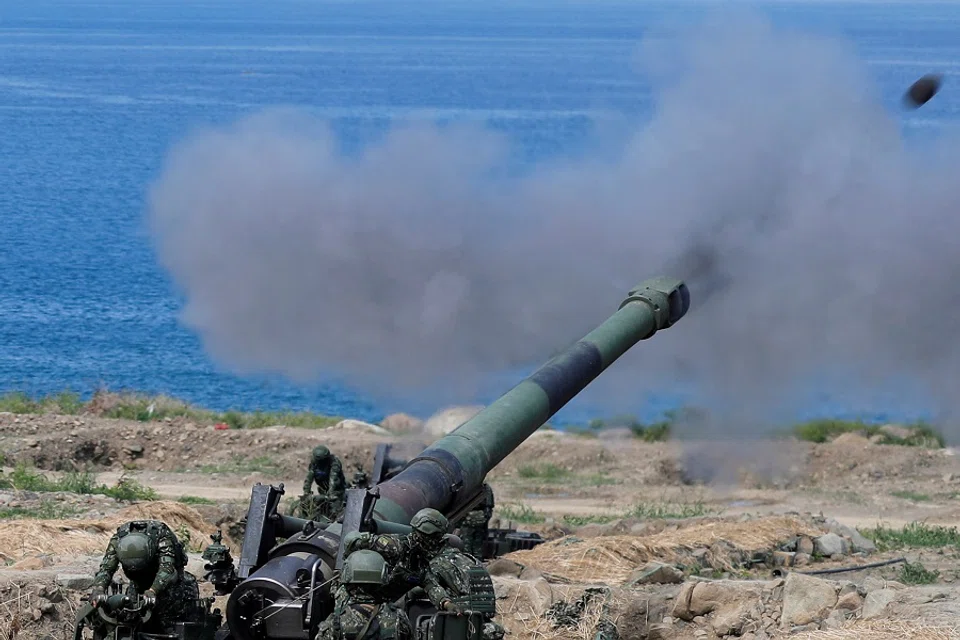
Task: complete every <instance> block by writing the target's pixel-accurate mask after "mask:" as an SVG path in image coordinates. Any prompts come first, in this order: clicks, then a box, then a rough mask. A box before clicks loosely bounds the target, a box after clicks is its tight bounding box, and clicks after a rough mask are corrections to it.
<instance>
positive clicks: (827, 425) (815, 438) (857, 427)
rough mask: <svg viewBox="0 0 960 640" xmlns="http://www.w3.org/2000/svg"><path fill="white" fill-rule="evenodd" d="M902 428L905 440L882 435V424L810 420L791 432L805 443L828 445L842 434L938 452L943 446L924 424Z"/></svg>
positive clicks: (933, 432) (943, 441)
mask: <svg viewBox="0 0 960 640" xmlns="http://www.w3.org/2000/svg"><path fill="white" fill-rule="evenodd" d="M904 426H905V427H906V428H907V429H909V430H910V431H911V433H910V435H909V436H908V437H906V438H901V437H898V436H895V435H892V434H888V433H884V432H883V431H881V427H882V425H877V424H868V423H866V422H861V421H859V420H833V419H819V420H810V421H808V422H803V423H801V424H798V425H795V426H794V427H793V428H792V430H791V431H792V433H793V435H794V436H796V437H797V439H799V440H805V441H807V442H829V441H830V440H833V439H834V438H836V437H837V436H840V435H843V434H844V433H859V434H860V435H862V436H864V437H867V438H872V437H874V436H880V437H881V439H880V441H879V443H880V444H897V445H903V446H909V447H927V448H930V449H942V448H943V447H944V446H946V442H945V440H944V438H943V435H942V434H941V433H940V432H939V431H937V430H936V429H934V428H933V427H932V426H930V425H928V424H927V423H925V422H922V421H921V422H916V423H913V424H908V425H904Z"/></svg>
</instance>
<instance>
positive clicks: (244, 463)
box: [197, 454, 282, 476]
mask: <svg viewBox="0 0 960 640" xmlns="http://www.w3.org/2000/svg"><path fill="white" fill-rule="evenodd" d="M197 471H199V472H200V473H263V474H266V475H272V476H278V475H280V474H281V473H282V472H281V469H280V465H279V463H277V461H276V460H274V459H273V458H271V457H270V456H256V457H253V458H247V457H244V456H241V455H237V454H234V455H233V456H232V458H231V460H230V462H225V463H221V464H205V465H201V466H200V467H199V468H198V469H197Z"/></svg>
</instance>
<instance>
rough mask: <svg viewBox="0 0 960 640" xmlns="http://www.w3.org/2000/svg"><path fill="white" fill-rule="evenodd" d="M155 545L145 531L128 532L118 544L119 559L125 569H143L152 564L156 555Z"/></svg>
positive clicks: (132, 570)
mask: <svg viewBox="0 0 960 640" xmlns="http://www.w3.org/2000/svg"><path fill="white" fill-rule="evenodd" d="M155 546H156V545H155V544H154V543H153V541H152V540H151V539H150V536H148V535H147V534H145V533H140V532H139V531H137V532H133V533H128V534H127V535H125V536H123V537H122V538H121V539H120V543H119V544H118V545H117V559H118V560H119V561H120V564H121V565H122V566H123V570H124V571H131V572H134V573H136V572H138V571H143V570H144V569H146V568H147V567H148V566H150V563H151V562H152V561H153V559H154V557H155V555H156V551H155V549H154V547H155Z"/></svg>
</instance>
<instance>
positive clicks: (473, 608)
mask: <svg viewBox="0 0 960 640" xmlns="http://www.w3.org/2000/svg"><path fill="white" fill-rule="evenodd" d="M410 526H411V529H412V531H411V532H410V533H409V534H374V533H358V532H354V533H351V534H348V535H347V537H346V538H345V540H344V553H345V559H344V569H343V575H342V577H341V583H342V584H343V583H344V581H346V580H348V579H349V580H353V579H355V578H353V577H351V576H353V575H355V574H353V573H348V570H347V567H348V565H350V566H351V567H353V566H354V564H353V563H355V562H356V563H363V565H364V566H373V565H374V561H373V560H372V559H371V558H373V556H376V558H379V559H380V561H382V562H383V563H384V565H383V566H384V574H383V578H382V582H381V583H380V585H379V586H378V587H377V588H376V591H375V592H371V591H366V592H365V593H366V594H367V595H369V596H370V597H372V596H373V595H374V593H375V595H376V597H377V598H378V599H377V600H376V601H375V602H377V603H378V605H379V607H388V606H393V605H389V604H388V603H391V602H395V601H396V600H398V599H399V598H401V597H403V596H405V595H408V594H410V593H417V592H422V593H423V594H424V595H425V596H426V598H427V599H429V600H430V602H431V603H432V604H433V605H434V606H435V607H437V609H438V610H440V611H446V612H450V613H456V614H458V615H460V614H465V613H472V612H475V613H479V614H481V617H482V618H483V621H484V623H483V629H482V636H483V639H484V640H502V638H503V636H504V630H503V627H501V626H500V625H499V624H497V623H496V622H494V621H493V616H494V614H495V613H496V604H495V595H494V593H493V583H492V582H489V575H488V574H486V572H485V571H483V570H482V569H480V570H479V571H476V572H474V571H471V570H472V569H474V568H477V567H479V563H478V561H477V560H476V559H474V558H473V557H471V556H469V555H467V554H465V553H464V552H462V551H460V550H459V549H457V548H456V547H455V546H453V545H451V544H449V542H450V536H449V535H448V534H447V533H446V532H447V529H448V527H449V522H448V521H447V518H446V517H444V515H443V514H441V513H440V512H439V511H437V510H436V509H421V510H420V511H418V512H417V513H416V514H414V516H413V518H412V519H411V520H410ZM369 554H373V556H370V555H369ZM354 558H357V560H356V561H354V560H353V559H354ZM377 566H379V565H377ZM350 571H355V570H354V569H353V568H351V569H350ZM476 575H483V576H486V579H487V581H488V583H489V586H488V589H486V590H485V592H484V593H483V594H482V595H481V597H480V598H479V599H478V598H477V597H475V595H476V594H475V593H474V591H475V590H474V589H473V588H472V583H471V580H472V579H475V578H474V576H476ZM344 588H345V587H344V586H341V587H340V589H339V590H338V591H337V603H338V604H337V607H336V608H335V609H334V612H333V613H331V615H330V617H329V618H328V619H327V620H326V621H324V623H323V625H321V631H322V634H328V635H322V634H318V636H317V639H318V640H335V639H336V638H350V639H351V640H353V638H357V639H359V638H370V639H372V638H388V637H389V638H393V637H397V638H400V637H401V635H400V634H401V633H403V632H404V631H403V630H402V628H401V623H396V626H395V627H391V629H390V630H388V631H387V632H388V633H396V634H397V635H390V636H388V635H379V636H378V635H373V632H372V631H369V629H368V627H364V630H365V631H366V632H367V633H368V635H365V636H364V635H353V636H351V635H348V633H347V631H346V628H347V627H346V626H345V625H344V623H343V622H342V621H343V620H348V621H350V622H349V625H352V627H351V628H353V627H355V626H356V625H357V624H358V623H357V622H356V621H354V616H355V615H356V614H357V613H358V610H357V609H356V608H353V609H352V610H350V611H347V610H346V609H344V607H342V606H341V605H340V602H341V598H342V599H343V602H347V598H346V596H345V595H344V596H342V595H341V593H343V591H342V590H343V589H344ZM383 611H385V610H384V609H382V608H378V609H371V610H370V611H368V615H367V618H366V620H369V621H370V622H368V623H367V624H368V626H369V627H373V626H376V625H375V624H374V623H373V620H374V617H375V616H381V615H384V614H383V613H382V612H383ZM397 614H398V615H399V616H401V617H405V615H406V614H405V613H404V612H403V611H399V610H398V611H397ZM386 615H387V619H388V620H389V621H390V624H394V622H393V621H394V620H395V617H394V616H395V613H394V612H393V610H392V609H390V610H389V613H387V614H386ZM338 618H339V620H341V622H339V623H338V622H337V619H338ZM378 621H379V618H378ZM338 624H339V625H340V628H341V629H343V631H342V632H341V634H340V635H329V634H332V633H333V630H335V629H336V628H337V625H338ZM380 624H381V627H382V623H380ZM406 625H407V628H409V626H410V623H409V621H407V622H406ZM393 629H395V631H394V630H393Z"/></svg>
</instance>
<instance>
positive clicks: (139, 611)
mask: <svg viewBox="0 0 960 640" xmlns="http://www.w3.org/2000/svg"><path fill="white" fill-rule="evenodd" d="M212 603H213V598H201V599H200V600H198V601H196V602H193V603H191V604H192V606H191V607H190V609H191V611H190V615H189V616H188V619H186V620H177V621H172V622H170V623H169V624H160V625H157V624H153V623H155V622H156V620H155V619H154V618H155V613H156V612H155V610H154V609H153V608H152V607H149V606H147V605H146V602H145V601H144V600H143V599H142V598H141V597H139V596H130V595H127V594H125V593H121V592H120V591H119V587H118V585H117V584H116V583H114V584H113V585H111V593H110V594H109V595H106V596H104V597H102V598H100V599H99V600H98V601H97V603H96V604H95V605H94V604H91V603H89V602H88V603H84V604H83V606H81V607H80V609H79V611H77V616H76V620H75V626H74V631H73V638H74V640H83V636H84V633H83V632H84V630H85V629H88V630H90V631H91V632H92V635H93V640H213V638H214V636H215V635H216V633H217V629H218V627H220V624H221V622H222V620H223V616H222V615H221V614H220V610H219V609H213V610H211V608H210V607H211V604H212Z"/></svg>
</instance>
